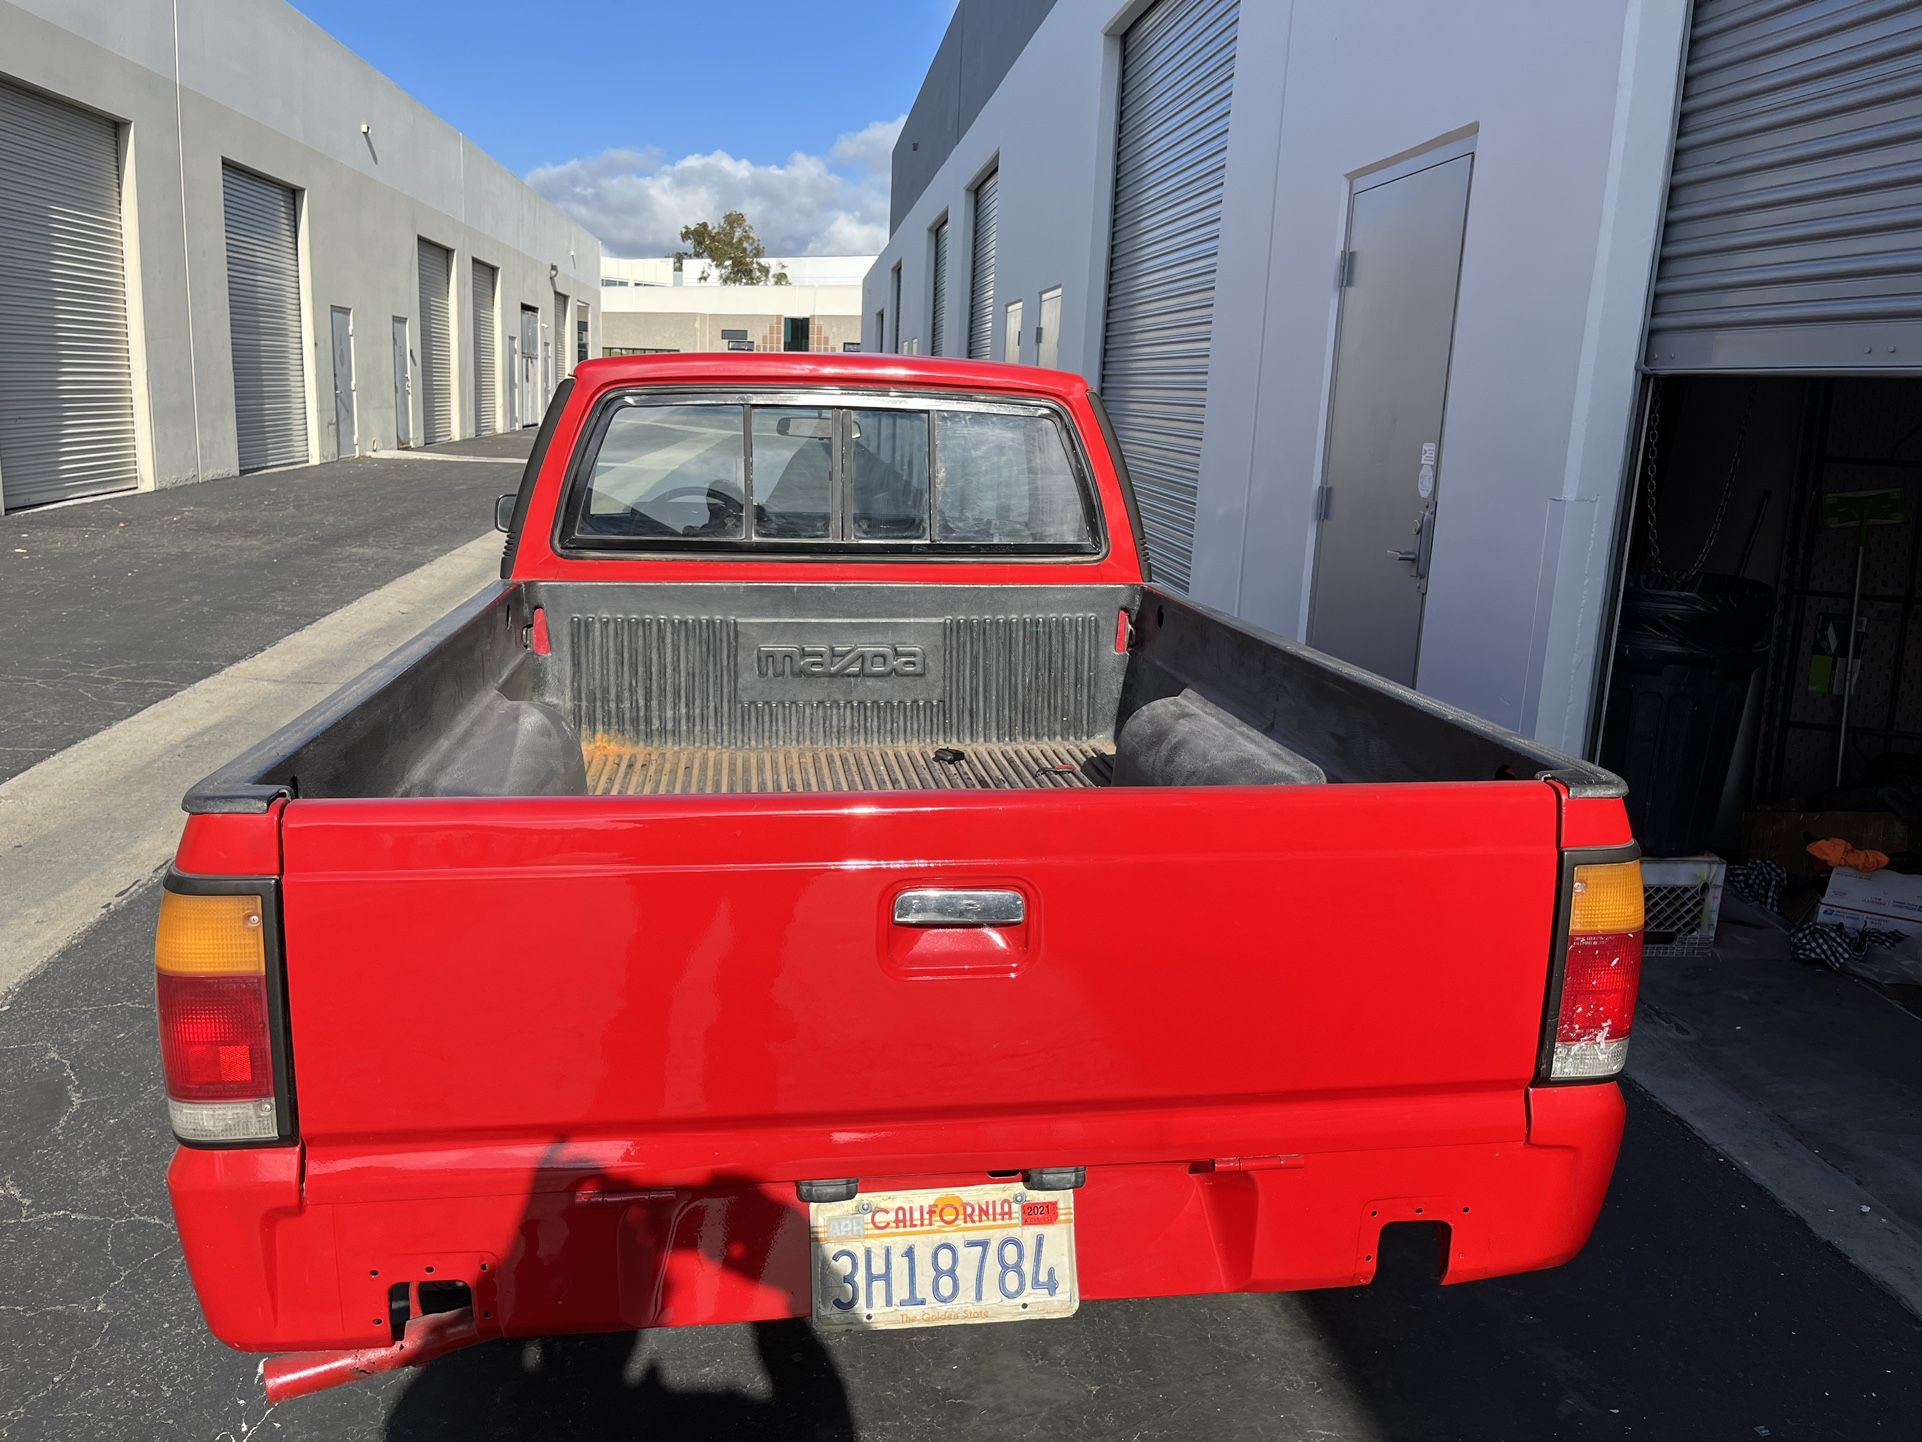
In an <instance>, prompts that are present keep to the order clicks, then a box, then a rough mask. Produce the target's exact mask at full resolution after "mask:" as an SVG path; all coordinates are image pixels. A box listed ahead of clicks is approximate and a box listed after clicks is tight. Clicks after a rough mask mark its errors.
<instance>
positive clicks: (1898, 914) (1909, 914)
mask: <svg viewBox="0 0 1922 1442" xmlns="http://www.w3.org/2000/svg"><path fill="white" fill-rule="evenodd" d="M1815 919H1816V920H1817V921H1820V922H1823V923H1828V924H1833V923H1837V922H1839V923H1840V924H1841V925H1843V926H1846V927H1848V928H1849V930H1851V931H1860V930H1861V929H1862V928H1863V927H1865V926H1866V927H1873V928H1874V929H1875V930H1877V931H1899V932H1901V933H1902V934H1903V935H1904V936H1922V876H1904V875H1902V874H1901V873H1900V872H1895V871H1851V870H1850V869H1849V868H1848V867H1846V866H1838V867H1836V869H1835V874H1834V875H1833V876H1831V877H1829V889H1828V891H1827V893H1826V894H1824V896H1823V897H1822V905H1821V907H1820V908H1819V909H1818V910H1817V911H1816V913H1815Z"/></svg>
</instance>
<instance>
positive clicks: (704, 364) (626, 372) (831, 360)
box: [574, 351, 1088, 401]
mask: <svg viewBox="0 0 1922 1442" xmlns="http://www.w3.org/2000/svg"><path fill="white" fill-rule="evenodd" d="M574 375H575V378H576V379H577V380H578V381H579V383H580V384H581V385H582V386H583V387H584V388H586V389H588V390H599V389H601V388H603V387H605V386H609V385H641V386H650V385H718V386H728V385H754V386H769V385H778V386H822V387H838V386H866V387H875V386H885V387H890V388H893V387H913V388H919V389H927V390H941V391H999V392H1003V393H1012V394H1017V395H1030V396H1045V397H1048V398H1050V399H1053V400H1058V401H1071V400H1074V399H1077V398H1078V397H1080V396H1083V395H1086V394H1087V392H1088V382H1087V380H1086V378H1085V377H1082V376H1078V375H1075V374H1073V373H1072V372H1069V371H1056V370H1043V369H1041V368H1040V367H1038V366H1023V365H1004V364H1002V363H1000V362H999V361H976V360H959V359H955V358H952V357H948V356H910V355H870V354H859V353H853V352H829V353H825V354H810V353H806V352H800V351H795V352H766V353H759V352H756V353H751V354H749V353H740V352H733V351H698V352H678V353H675V354H670V355H641V356H607V357H605V358H603V359H600V360H589V361H582V362H581V363H580V364H579V365H577V366H576V367H575V368H574Z"/></svg>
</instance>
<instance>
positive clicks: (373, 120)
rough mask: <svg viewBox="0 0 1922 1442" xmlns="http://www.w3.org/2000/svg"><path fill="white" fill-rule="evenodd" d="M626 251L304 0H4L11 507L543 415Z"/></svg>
mask: <svg viewBox="0 0 1922 1442" xmlns="http://www.w3.org/2000/svg"><path fill="white" fill-rule="evenodd" d="M599 275H600V244H599V242H598V241H596V240H595V238H594V237H593V236H592V235H590V234H588V233H587V232H586V231H584V230H583V229H581V227H580V226H578V225H576V224H574V223H573V222H572V221H570V220H569V219H568V218H567V217H566V216H564V215H562V214H561V212H560V211H558V210H556V209H555V208H554V207H553V206H552V205H549V204H548V203H547V202H546V201H544V200H542V199H541V198H540V197H539V196H537V195H535V194H534V192H533V191H531V190H530V189H529V188H528V187H527V186H526V185H524V184H522V183H521V181H520V180H519V179H517V178H516V177H515V176H513V175H512V174H510V173H509V172H508V171H506V170H505V169H503V168H502V167H501V166H500V165H498V164H497V163H495V162H494V161H493V160H491V159H489V158H488V157H487V156H486V155H485V154H483V153H482V152H481V151H479V150H478V149H477V148H476V147H475V146H474V145H473V143H472V142H470V141H469V140H467V139H466V138H465V137H464V136H462V135H461V134H459V133H458V132H457V131H455V130H454V129H452V128H451V127H450V126H448V125H447V124H445V123H444V122H442V121H440V120H439V119H437V118H436V117H434V116H433V115H432V114H430V113H429V112H428V111H426V110H425V109H423V108H422V107H421V106H420V105H419V104H417V103H416V102H415V101H414V100H412V99H410V98H409V97H408V96H407V95H406V94H405V93H403V92H402V91H401V90H400V89H399V88H398V87H396V86H395V85H394V84H393V83H392V82H391V81H389V80H387V79H386V78H385V77H384V76H382V75H380V74H379V73H378V72H377V71H375V70H374V69H372V68H371V67H370V66H368V65H366V64H365V63H363V62H362V61H361V60H359V59H358V58H356V57H355V56H354V55H353V54H351V53H350V52H348V51H347V50H346V49H345V48H344V47H342V46H341V45H340V44H339V43H338V42H336V41H335V40H333V39H332V38H331V37H330V36H328V35H327V34H326V33H325V32H324V31H322V30H321V29H319V28H318V27H317V26H315V25H314V24H312V23H311V22H310V21H308V20H306V19H305V18H303V17H302V16H301V15H300V14H298V13H297V12H296V11H295V10H293V9H292V8H291V7H289V6H288V5H285V4H282V3H280V0H0V503H3V504H4V506H5V508H6V509H8V510H13V509H18V508H21V507H26V506H36V505H46V504H50V503H56V502H61V501H70V500H75V499H79V498H83V497H88V496H95V495H103V494H108V493H111V492H116V491H126V490H133V489H148V488H152V487H156V486H168V485H174V484H177V483H180V482H184V481H193V480H199V479H204V478H208V477H214V476H226V475H233V474H235V473H236V472H246V471H254V470H260V469H264V468H267V467H275V466H287V465H302V464H307V463H309V462H315V461H324V460H330V459H333V458H335V457H338V456H348V455H354V454H357V453H361V454H364V453H369V452H373V451H376V450H388V449H392V448H394V447H397V446H416V445H422V444H431V443H434V442H437V441H444V440H448V439H452V438H457V437H462V436H471V435H474V434H476V433H485V432H490V431H495V430H499V429H502V428H505V427H514V426H520V425H528V424H532V423H534V422H535V421H537V420H538V419H539V417H540V413H541V410H542V408H543V406H544V405H545V403H546V399H547V396H548V395H549V394H550V393H551V392H552V390H553V388H554V386H555V385H556V384H558V382H559V380H560V378H561V377H563V376H564V375H565V374H566V373H567V372H568V371H569V370H571V369H572V367H573V365H574V363H575V361H576V360H578V359H581V358H584V357H585V356H587V355H589V354H592V353H593V351H594V348H595V347H596V345H597V343H598V334H597V332H598V325H599V311H600V304H599V302H600V286H599V283H598V282H599Z"/></svg>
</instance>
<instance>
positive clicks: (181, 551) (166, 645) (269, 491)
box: [0, 430, 534, 781]
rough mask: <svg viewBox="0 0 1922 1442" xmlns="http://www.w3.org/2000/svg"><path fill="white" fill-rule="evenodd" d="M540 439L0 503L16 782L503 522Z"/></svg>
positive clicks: (473, 443)
mask: <svg viewBox="0 0 1922 1442" xmlns="http://www.w3.org/2000/svg"><path fill="white" fill-rule="evenodd" d="M533 441H534V432H533V431H531V430H521V431H513V432H509V433H507V434H505V435H498V436H489V437H484V438H482V439H478V440H466V441H458V442H454V443H452V444H451V445H449V446H447V447H436V448H434V449H432V450H429V451H404V452H394V453H389V454H387V455H383V456H380V457H364V458H358V459H353V460H345V461H335V462H331V463H329V464H327V465H322V466H307V467H303V468H301V469H298V470H288V471H277V472H272V473H269V474H265V475H252V476H235V477H231V478H228V479H226V480H218V481H203V482H201V483H200V484H198V485H189V486H175V487H170V488H167V489H164V490H158V491H147V492H141V493H136V494H129V495H126V496H121V497H111V498H108V499H105V500H99V501H91V502H87V503H86V504H83V505H70V506H57V507H50V508H47V509H43V510H35V511H23V512H16V513H15V514H13V515H9V516H4V517H0V541H3V542H4V544H0V587H4V591H5V594H6V596H7V599H8V608H9V611H10V613H11V617H10V620H11V624H10V625H9V626H8V628H7V630H8V638H7V643H6V646H5V648H4V649H0V781H4V780H5V779H7V778H8V777H10V776H14V775H17V774H18V773H20V772H21V771H24V770H26V769H27V768H28V767H29V766H31V765H33V764H34V763H35V762H37V761H41V760H44V759H45V758H46V757H48V756H51V755H52V754H53V753H54V752H56V751H59V750H61V749H62V748H63V747H67V746H71V745H73V744H74V743H75V742H76V741H79V740H81V739H83V738H84V737H87V736H90V735H92V734H94V733H95V732H96V731H99V730H101V729H103V728H105V727H107V726H110V725H112V724H113V723H114V722H115V721H119V720H121V719H123V718H124V717H127V716H131V715H132V714H133V713H134V712H136V711H139V710H141V709H142V708H143V707H147V706H151V705H152V704H153V703H154V702H156V701H159V700H161V699H163V698H164V697H167V696H170V695H172V694H174V693H175V692H177V691H179V690H181V689H182V688H184V687H186V686H189V685H192V684H193V683H194V682H195V681H199V680H201V679H203V678H204V677H207V676H210V675H212V674H213V673H214V672H216V671H218V670H220V669H221V668H223V667H225V666H229V665H232V664H233V663H234V662H235V661H238V660H240V659H241V658H243V657H245V656H249V655H251V654H253V653H254V652H256V651H258V650H260V649H262V648H263V647H265V646H267V645H269V644H271V643H272V642H274V641H277V640H279V639H280V638H281V637H283V636H285V635H288V634H289V633H290V632H293V631H296V630H298V629H300V628H301V627H302V626H305V625H307V624H309V623H310V622H313V621H317V620H319V619H320V618H321V617H323V616H326V615H328V614H329V613H331V612H333V611H335V610H337V609H338V608H339V607H341V606H342V605H344V604H346V603H347V602H348V601H351V600H353V599H354V598H355V597H357V596H361V595H364V594H365V593H367V592H368V591H372V590H374V589H375V588H377V587H379V586H381V585H383V584H384V583H386V582H388V581H391V580H393V579H394V578H395V577H397V576H400V575H402V574H404V573H405V572H408V571H411V570H413V569H414V568H415V567H417V566H419V565H420V564H421V563H422V562H423V561H425V560H428V559H430V558H431V557H433V556H436V555H439V554H440V553H442V552H444V551H449V550H452V549H453V548H454V547H455V546H457V545H459V544H460V543H461V542H463V541H469V540H472V539H473V538H474V537H475V536H477V535H479V534H480V533H481V532H483V531H486V530H488V529H490V528H491V527H492V526H493V524H494V498H495V496H497V495H499V494H500V493H502V492H504V491H511V490H513V489H514V488H515V486H516V485H518V484H519V480H520V470H519V462H520V461H522V460H524V459H525V457H526V455H527V452H528V450H529V448H530V447H531V446H532V445H533ZM488 461H492V462H493V464H488V463H487V462H488Z"/></svg>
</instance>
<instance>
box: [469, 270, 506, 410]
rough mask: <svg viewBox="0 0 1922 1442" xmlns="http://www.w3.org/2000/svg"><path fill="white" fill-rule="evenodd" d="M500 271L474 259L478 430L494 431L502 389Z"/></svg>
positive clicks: (475, 408)
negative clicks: (497, 334)
mask: <svg viewBox="0 0 1922 1442" xmlns="http://www.w3.org/2000/svg"><path fill="white" fill-rule="evenodd" d="M498 280H499V272H498V271H496V270H495V269H494V267H493V266H491V265H489V264H488V263H487V262H486V261H484V260H477V261H475V262H474V434H475V435H477V436H491V435H493V434H494V404H495V398H496V396H497V395H498V393H499V391H500V374H501V367H500V360H499V358H498V357H499V352H498V350H497V349H496V348H495V342H494V302H495V294H496V291H497V289H498V284H497V283H498Z"/></svg>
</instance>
